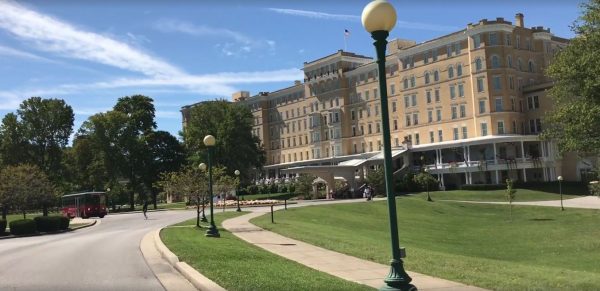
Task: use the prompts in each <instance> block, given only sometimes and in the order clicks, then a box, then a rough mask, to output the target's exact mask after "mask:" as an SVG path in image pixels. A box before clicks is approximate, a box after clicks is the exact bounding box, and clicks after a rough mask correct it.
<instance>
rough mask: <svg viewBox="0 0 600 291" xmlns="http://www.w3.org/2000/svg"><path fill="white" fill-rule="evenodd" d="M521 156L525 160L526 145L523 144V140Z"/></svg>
mask: <svg viewBox="0 0 600 291" xmlns="http://www.w3.org/2000/svg"><path fill="white" fill-rule="evenodd" d="M521 158H522V159H523V161H525V145H524V144H523V141H521Z"/></svg>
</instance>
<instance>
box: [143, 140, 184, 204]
mask: <svg viewBox="0 0 600 291" xmlns="http://www.w3.org/2000/svg"><path fill="white" fill-rule="evenodd" d="M142 138H143V142H144V146H145V147H146V149H147V150H146V151H145V153H146V154H147V155H146V157H145V159H144V163H145V166H144V169H145V171H144V172H143V174H142V179H143V181H144V183H145V184H146V185H148V187H149V188H150V189H152V196H153V203H154V209H156V195H157V194H158V193H157V191H156V189H155V188H153V187H151V186H152V184H153V183H154V181H157V180H158V179H159V176H160V173H164V172H175V171H177V170H179V169H180V168H181V166H182V165H183V164H184V162H185V152H184V150H183V146H182V145H181V143H180V142H179V141H178V140H177V138H175V137H174V136H173V135H171V134H170V133H169V132H166V131H152V132H149V133H146V134H145V135H144V136H143V137H142Z"/></svg>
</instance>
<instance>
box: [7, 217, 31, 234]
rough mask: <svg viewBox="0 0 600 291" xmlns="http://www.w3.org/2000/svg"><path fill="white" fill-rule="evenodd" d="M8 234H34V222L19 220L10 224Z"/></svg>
mask: <svg viewBox="0 0 600 291" xmlns="http://www.w3.org/2000/svg"><path fill="white" fill-rule="evenodd" d="M9 225H10V233H11V234H13V235H25V234H34V233H35V221H33V220H32V219H19V220H13V221H11V222H10V224H9Z"/></svg>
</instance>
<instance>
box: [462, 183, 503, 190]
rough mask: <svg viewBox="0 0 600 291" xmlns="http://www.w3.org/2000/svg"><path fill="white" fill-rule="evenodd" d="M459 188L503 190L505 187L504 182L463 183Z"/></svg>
mask: <svg viewBox="0 0 600 291" xmlns="http://www.w3.org/2000/svg"><path fill="white" fill-rule="evenodd" d="M460 189H461V190H503V189H506V185H504V184H471V185H468V184H465V185H462V186H460Z"/></svg>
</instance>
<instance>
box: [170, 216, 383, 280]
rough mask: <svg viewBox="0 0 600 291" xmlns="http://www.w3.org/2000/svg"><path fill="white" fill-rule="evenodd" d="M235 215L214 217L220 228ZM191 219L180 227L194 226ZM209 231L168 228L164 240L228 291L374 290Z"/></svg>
mask: <svg viewBox="0 0 600 291" xmlns="http://www.w3.org/2000/svg"><path fill="white" fill-rule="evenodd" d="M236 215H237V213H236V212H225V213H221V214H218V215H215V223H216V224H218V225H220V224H221V221H222V220H223V219H226V218H230V217H233V216H236ZM195 223H196V221H195V219H193V220H188V221H187V222H185V223H182V224H181V225H185V224H187V225H190V224H191V225H195ZM205 231H206V229H197V228H195V227H190V228H187V227H179V228H166V229H164V230H163V231H162V232H161V238H162V240H163V241H164V242H165V244H166V245H167V246H168V247H169V249H171V250H172V251H173V252H174V253H175V254H176V255H177V256H178V257H179V259H180V260H182V261H185V262H187V263H188V264H190V265H191V266H192V267H194V268H195V269H196V270H198V271H199V272H200V273H202V274H203V275H205V276H206V277H208V278H210V279H211V280H213V281H215V282H216V283H217V284H219V285H221V286H222V287H224V288H225V289H227V290H252V291H254V290H373V289H371V288H370V287H368V286H364V285H359V284H355V283H351V282H348V281H345V280H342V279H338V278H336V277H333V276H329V275H327V274H325V273H321V272H319V271H315V270H313V269H310V268H308V267H305V266H303V265H300V264H298V263H296V262H293V261H289V260H287V259H284V258H281V257H279V256H277V255H274V254H271V253H269V252H267V251H265V250H262V249H260V248H258V247H255V246H253V245H250V244H248V243H246V242H244V241H242V240H240V239H238V238H237V237H235V236H234V235H232V234H231V233H229V232H227V231H225V230H223V229H219V232H220V233H221V238H218V239H215V238H207V237H205V236H204V232H205Z"/></svg>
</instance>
